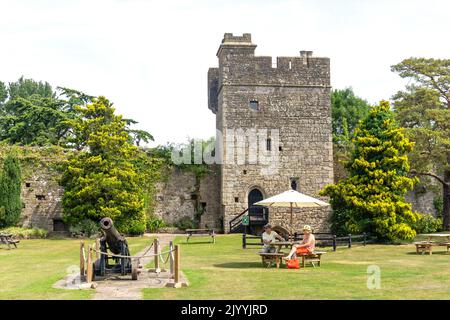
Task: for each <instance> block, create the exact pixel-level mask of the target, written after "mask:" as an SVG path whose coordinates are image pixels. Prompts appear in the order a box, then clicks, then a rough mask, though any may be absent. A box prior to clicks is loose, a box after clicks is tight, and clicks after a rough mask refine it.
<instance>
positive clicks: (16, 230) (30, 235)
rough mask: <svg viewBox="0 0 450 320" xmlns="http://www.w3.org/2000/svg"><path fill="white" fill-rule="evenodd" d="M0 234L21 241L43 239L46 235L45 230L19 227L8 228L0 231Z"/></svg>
mask: <svg viewBox="0 0 450 320" xmlns="http://www.w3.org/2000/svg"><path fill="white" fill-rule="evenodd" d="M0 233H7V234H12V235H13V237H16V238H21V239H43V238H46V237H47V235H48V232H47V230H44V229H39V228H20V227H9V228H5V229H2V230H0Z"/></svg>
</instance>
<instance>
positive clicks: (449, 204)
mask: <svg viewBox="0 0 450 320" xmlns="http://www.w3.org/2000/svg"><path fill="white" fill-rule="evenodd" d="M447 108H448V110H449V112H450V89H449V90H448V96H447ZM447 165H448V166H449V167H450V153H447ZM442 199H443V200H444V201H443V202H444V209H443V210H442V211H443V212H442V218H443V219H442V220H443V221H442V224H443V227H444V230H445V231H449V230H450V169H448V168H447V170H445V171H444V184H443V186H442Z"/></svg>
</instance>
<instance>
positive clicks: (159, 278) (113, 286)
mask: <svg viewBox="0 0 450 320" xmlns="http://www.w3.org/2000/svg"><path fill="white" fill-rule="evenodd" d="M144 236H146V237H151V238H155V237H157V238H159V242H160V245H161V250H163V249H164V247H165V246H167V245H169V242H170V241H171V240H173V239H174V238H175V236H177V235H176V234H165V233H159V234H145V235H144ZM147 248H148V247H146V248H145V249H144V250H142V251H141V252H139V253H138V255H139V254H142V253H143V252H144V251H145V250H147ZM152 259H153V257H147V258H144V259H142V260H141V264H142V265H143V266H145V265H146V264H147V263H149V262H150V261H152ZM130 277H131V276H130V275H128V276H125V277H123V278H122V279H121V277H116V278H114V279H109V280H104V281H99V282H97V284H98V285H97V288H96V289H95V290H96V292H95V294H94V296H93V298H92V299H93V300H140V299H142V289H143V288H158V287H164V286H165V285H166V283H167V282H168V280H167V278H168V272H164V271H162V272H161V273H160V274H156V273H154V272H148V271H147V270H145V269H144V270H143V271H142V273H141V274H140V275H139V278H138V280H135V281H131V280H130Z"/></svg>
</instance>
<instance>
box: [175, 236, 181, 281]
mask: <svg viewBox="0 0 450 320" xmlns="http://www.w3.org/2000/svg"><path fill="white" fill-rule="evenodd" d="M173 280H174V283H173V287H174V288H180V287H181V282H180V245H178V244H177V245H176V246H175V276H174V279H173Z"/></svg>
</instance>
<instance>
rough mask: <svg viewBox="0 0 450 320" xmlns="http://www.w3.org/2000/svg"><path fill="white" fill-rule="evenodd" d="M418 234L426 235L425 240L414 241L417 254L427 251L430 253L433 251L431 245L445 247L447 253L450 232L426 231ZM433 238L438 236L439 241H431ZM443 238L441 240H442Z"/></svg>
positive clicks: (449, 244)
mask: <svg viewBox="0 0 450 320" xmlns="http://www.w3.org/2000/svg"><path fill="white" fill-rule="evenodd" d="M420 236H425V237H427V240H425V241H417V242H414V245H415V246H416V252H417V253H418V254H419V253H421V254H424V253H428V254H429V255H431V254H432V253H433V246H442V247H447V253H448V252H450V234H448V233H426V234H420ZM433 238H439V241H438V242H436V241H433V240H432V239H433ZM442 239H443V240H442Z"/></svg>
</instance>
